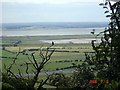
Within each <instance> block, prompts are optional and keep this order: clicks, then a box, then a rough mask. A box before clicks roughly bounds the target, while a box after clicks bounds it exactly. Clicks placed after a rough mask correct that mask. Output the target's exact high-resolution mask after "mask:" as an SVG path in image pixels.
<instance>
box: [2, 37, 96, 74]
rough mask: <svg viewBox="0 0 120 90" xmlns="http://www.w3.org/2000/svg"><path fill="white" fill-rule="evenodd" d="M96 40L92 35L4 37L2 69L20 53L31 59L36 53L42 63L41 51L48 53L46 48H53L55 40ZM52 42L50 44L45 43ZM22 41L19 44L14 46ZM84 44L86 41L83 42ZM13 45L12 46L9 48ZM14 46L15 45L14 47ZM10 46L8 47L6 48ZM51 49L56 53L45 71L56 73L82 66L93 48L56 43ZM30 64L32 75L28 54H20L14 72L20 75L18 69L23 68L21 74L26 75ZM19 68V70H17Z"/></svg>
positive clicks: (84, 44)
mask: <svg viewBox="0 0 120 90" xmlns="http://www.w3.org/2000/svg"><path fill="white" fill-rule="evenodd" d="M88 38H89V39H94V37H93V36H92V35H61V36H14V37H7V36H6V37H3V39H2V45H3V47H4V48H3V49H1V52H2V56H1V58H2V68H3V71H4V69H5V67H9V66H10V64H11V63H12V62H13V60H14V59H15V57H16V55H17V53H18V52H23V51H26V52H25V53H27V54H28V56H29V57H30V58H31V53H35V58H36V60H37V62H38V63H40V62H41V60H42V58H41V57H40V56H39V53H40V51H42V53H43V54H45V52H46V48H47V47H49V46H51V43H52V41H54V40H70V39H76V40H78V39H88ZM45 40H50V41H51V43H49V42H44V41H45ZM18 41H20V43H19V44H16V45H14V44H15V43H16V42H18ZM83 42H84V41H83ZM9 44H11V46H9ZM12 44H13V45H12ZM4 45H8V46H4ZM51 48H54V49H55V52H54V53H53V55H52V56H51V59H50V61H49V62H48V63H47V64H46V65H45V67H44V70H45V71H56V70H64V69H65V70H67V69H74V68H72V66H73V63H74V64H80V63H81V62H82V61H83V60H85V55H84V52H91V51H92V47H91V44H90V42H89V43H82V42H79V43H74V42H67V43H56V42H54V46H52V47H51ZM26 62H27V63H29V72H30V73H32V71H31V70H32V69H33V66H32V64H31V63H30V61H29V59H28V57H27V56H26V54H23V53H20V54H19V55H18V57H17V59H16V65H14V66H13V68H12V71H13V72H14V73H18V68H21V72H22V73H25V68H26V65H25V63H26ZM16 67H17V68H16Z"/></svg>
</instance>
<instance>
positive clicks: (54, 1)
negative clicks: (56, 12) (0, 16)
mask: <svg viewBox="0 0 120 90" xmlns="http://www.w3.org/2000/svg"><path fill="white" fill-rule="evenodd" d="M102 1H103V0H2V2H11V3H36V4H44V3H48V4H66V3H81V2H102Z"/></svg>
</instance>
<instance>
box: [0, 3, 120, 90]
mask: <svg viewBox="0 0 120 90" xmlns="http://www.w3.org/2000/svg"><path fill="white" fill-rule="evenodd" d="M100 5H101V6H103V8H105V9H106V11H105V13H106V14H107V16H106V17H109V18H110V23H109V25H108V28H106V29H105V31H104V32H101V33H100V34H101V35H102V37H101V42H100V43H98V42H97V36H98V35H95V33H94V31H93V32H91V33H92V34H93V35H94V36H95V38H96V40H93V41H92V47H93V50H94V52H89V53H88V52H87V53H85V57H86V59H85V60H84V62H82V63H81V64H80V65H75V64H74V65H75V66H76V72H74V73H73V75H72V76H71V77H70V76H67V75H64V74H62V73H54V74H52V75H47V73H46V76H47V78H46V79H45V80H40V79H39V73H40V72H41V70H42V69H44V65H45V64H46V63H47V62H48V61H49V60H50V58H51V55H52V54H53V52H54V51H55V49H52V51H51V52H48V51H49V49H50V48H51V46H53V45H54V43H52V45H51V46H50V47H48V48H47V49H46V52H45V53H42V51H41V52H40V57H41V58H42V61H41V63H39V64H38V63H37V62H36V58H35V56H34V53H32V54H31V57H32V58H29V56H28V59H29V60H30V61H31V63H32V65H33V67H34V71H33V72H34V76H33V77H29V73H28V69H29V67H28V64H27V63H26V73H27V74H28V76H27V77H23V76H22V75H21V72H20V71H19V75H15V74H14V73H13V72H12V71H11V68H12V66H13V65H14V64H16V63H15V61H16V59H14V61H13V63H12V64H11V65H10V67H8V68H6V73H3V88H2V89H3V90H21V89H22V90H36V89H37V90H42V89H43V88H42V87H43V85H44V84H50V85H53V86H56V88H57V90H58V89H63V88H64V89H68V88H71V89H78V90H81V89H85V90H93V89H95V90H119V88H120V1H119V2H116V3H114V4H113V5H111V3H110V2H105V3H101V4H100ZM108 5H109V6H108ZM109 7H110V10H109ZM108 14H110V15H108ZM18 55H19V52H18V53H17V55H16V58H17V56H18ZM26 55H27V54H26ZM18 70H19V69H18Z"/></svg>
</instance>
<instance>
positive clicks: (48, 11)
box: [0, 0, 108, 23]
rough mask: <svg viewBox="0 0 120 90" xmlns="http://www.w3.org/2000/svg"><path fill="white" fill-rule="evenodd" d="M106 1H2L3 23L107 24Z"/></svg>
mask: <svg viewBox="0 0 120 90" xmlns="http://www.w3.org/2000/svg"><path fill="white" fill-rule="evenodd" d="M103 1H104V0H2V14H1V15H2V16H1V15H0V17H2V22H3V23H28V22H106V21H108V19H106V17H105V15H104V9H103V8H102V7H100V6H99V3H102V2H103Z"/></svg>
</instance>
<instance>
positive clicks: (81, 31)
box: [2, 28, 104, 36]
mask: <svg viewBox="0 0 120 90" xmlns="http://www.w3.org/2000/svg"><path fill="white" fill-rule="evenodd" d="M92 30H93V29H92V28H66V29H32V30H29V29H26V30H4V31H2V36H55V35H90V34H91V32H92ZM103 30H104V28H97V29H95V33H96V34H98V33H100V32H102V31H103Z"/></svg>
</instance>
